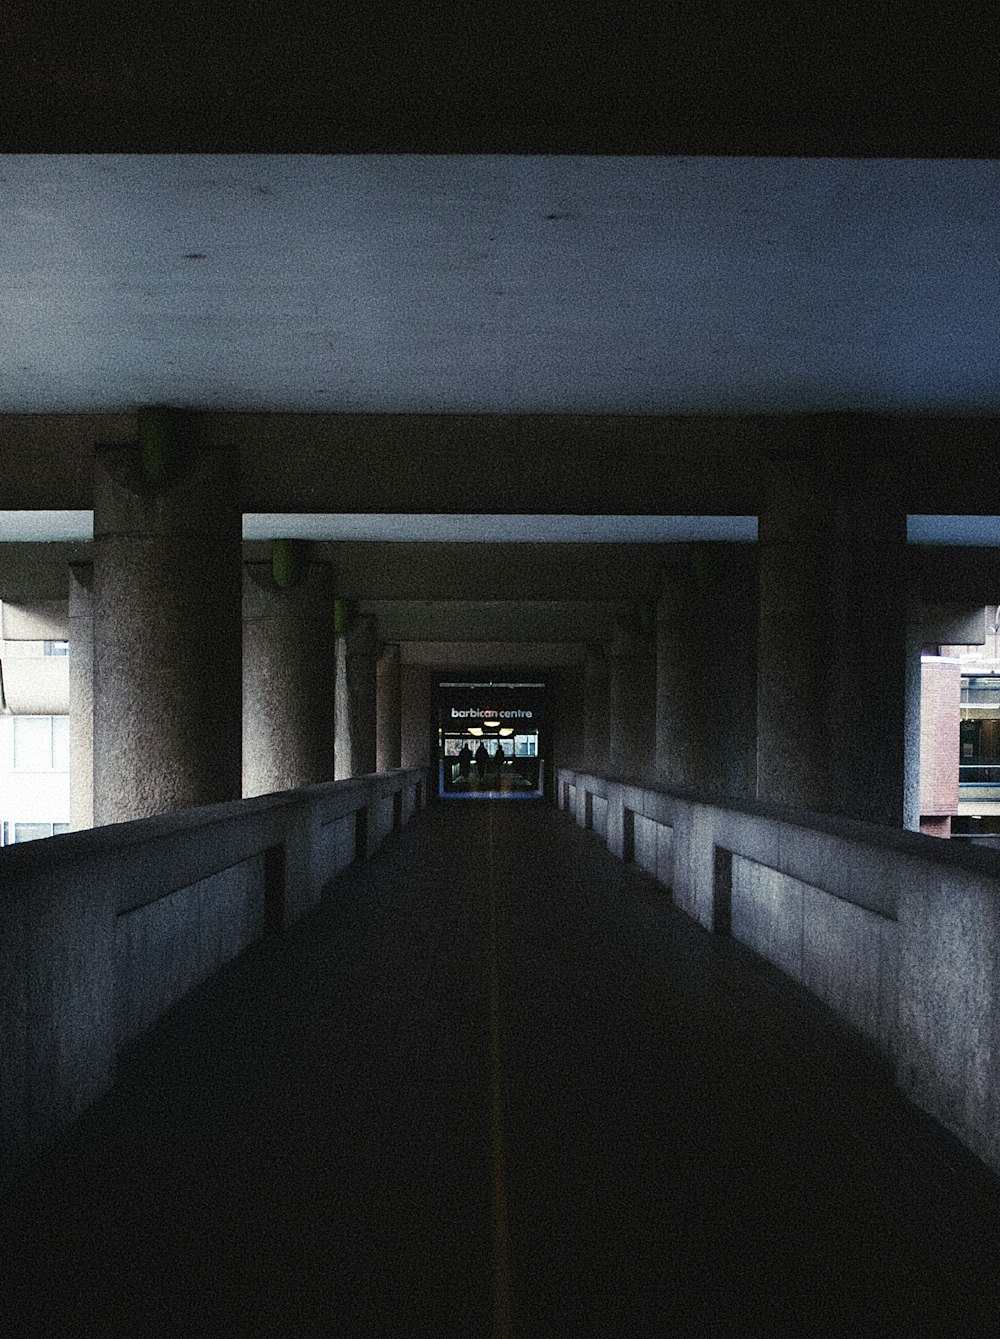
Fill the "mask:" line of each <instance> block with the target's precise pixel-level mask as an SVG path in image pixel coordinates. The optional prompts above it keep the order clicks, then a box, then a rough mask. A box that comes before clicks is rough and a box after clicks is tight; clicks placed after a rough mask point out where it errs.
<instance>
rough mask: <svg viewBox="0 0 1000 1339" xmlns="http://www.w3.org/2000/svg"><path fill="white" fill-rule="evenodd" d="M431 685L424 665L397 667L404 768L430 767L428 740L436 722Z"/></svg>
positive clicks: (429, 676)
mask: <svg viewBox="0 0 1000 1339" xmlns="http://www.w3.org/2000/svg"><path fill="white" fill-rule="evenodd" d="M432 688H433V684H432V677H431V671H430V670H429V669H427V668H426V667H425V666H424V665H401V666H400V673H399V696H400V735H401V759H400V761H401V763H402V765H403V766H404V767H429V766H430V765H431V759H432V758H433V757H434V754H433V752H432V750H431V739H432V737H434V738H436V728H437V723H436V722H432V721H431V711H432V709H433V692H432ZM436 766H437V761H436V759H435V767H436ZM434 785H435V786H436V785H437V782H436V781H435V782H434Z"/></svg>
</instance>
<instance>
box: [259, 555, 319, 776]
mask: <svg viewBox="0 0 1000 1339" xmlns="http://www.w3.org/2000/svg"><path fill="white" fill-rule="evenodd" d="M334 598H335V587H334V574H333V569H332V568H331V567H330V566H329V565H328V564H326V563H310V564H309V566H308V568H307V570H306V572H305V573H304V575H303V578H302V580H301V581H299V582H298V583H297V584H295V585H293V586H292V587H290V588H289V589H287V590H281V589H280V588H279V587H278V585H277V583H276V582H275V580H274V577H273V575H272V571H271V564H270V563H247V564H246V565H245V567H244V574H243V794H244V795H245V796H246V795H270V794H272V793H273V792H275V791H279V790H293V789H295V788H296V787H298V786H312V785H316V784H318V783H320V782H323V781H332V780H333V771H334V768H333V729H334V725H333V722H334V679H335V660H334V652H335V633H334V620H333V610H334Z"/></svg>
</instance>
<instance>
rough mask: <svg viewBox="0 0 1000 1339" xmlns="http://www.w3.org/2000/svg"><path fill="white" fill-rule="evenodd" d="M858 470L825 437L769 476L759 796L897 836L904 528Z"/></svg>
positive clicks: (904, 643) (847, 447)
mask: <svg viewBox="0 0 1000 1339" xmlns="http://www.w3.org/2000/svg"><path fill="white" fill-rule="evenodd" d="M860 445H861V446H862V447H865V446H867V447H868V449H869V457H870V459H872V460H877V454H876V451H875V448H874V447H873V446H872V444H869V443H861V444H860ZM865 466H866V459H865V457H864V456H863V455H862V454H861V453H860V452H859V451H858V450H857V449H856V444H855V447H854V448H853V449H852V444H850V443H846V444H844V445H843V447H842V449H838V444H837V443H836V441H833V442H831V440H830V439H829V437H827V438H826V439H825V440H823V441H821V442H820V443H819V450H818V451H815V452H814V453H813V455H812V457H811V458H807V457H805V456H800V457H791V458H784V459H781V460H777V461H775V462H774V463H773V468H772V480H771V487H770V491H769V495H768V505H767V508H766V510H765V511H764V512H763V513H762V515H761V518H760V532H759V533H760V544H759V550H760V635H759V644H758V650H759V659H758V694H757V741H758V742H757V793H758V795H759V796H760V798H762V799H767V800H775V801H778V802H780V803H783V804H788V805H792V806H794V807H796V808H800V809H813V810H818V811H820V812H823V813H830V814H839V815H844V816H846V817H851V818H860V819H865V820H868V821H870V822H874V823H882V824H887V825H890V826H896V827H898V826H900V825H901V824H902V822H903V810H904V785H905V761H904V759H905V735H906V714H907V709H906V702H907V649H908V638H907V604H908V592H907V577H906V517H905V515H904V514H903V512H902V510H899V511H898V512H897V511H896V510H895V509H894V508H893V507H891V506H890V505H887V502H886V498H887V494H886V492H885V490H884V489H882V488H880V487H879V480H878V478H877V477H874V476H873V474H872V473H871V472H870V473H869V474H867V475H866V473H865ZM870 469H871V466H870V463H869V470H870ZM911 695H912V690H911Z"/></svg>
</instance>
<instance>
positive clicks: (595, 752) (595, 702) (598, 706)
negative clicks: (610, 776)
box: [583, 643, 610, 776]
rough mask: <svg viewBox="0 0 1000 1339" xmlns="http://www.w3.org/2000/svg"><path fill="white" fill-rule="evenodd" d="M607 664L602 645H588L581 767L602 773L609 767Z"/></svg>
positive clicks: (599, 774) (584, 670) (584, 665)
mask: <svg viewBox="0 0 1000 1339" xmlns="http://www.w3.org/2000/svg"><path fill="white" fill-rule="evenodd" d="M609 695H610V666H609V664H608V661H607V658H606V657H605V655H604V647H603V646H601V645H600V643H595V644H593V645H591V646H588V647H587V652H586V657H585V659H584V662H583V766H584V768H585V769H586V770H587V771H588V772H593V773H595V774H596V775H597V776H601V775H603V774H604V773H605V772H607V770H608V766H609V752H610V750H609V729H610V722H609V717H608V712H609V707H610V696H609Z"/></svg>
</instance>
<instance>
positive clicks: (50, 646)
mask: <svg viewBox="0 0 1000 1339" xmlns="http://www.w3.org/2000/svg"><path fill="white" fill-rule="evenodd" d="M42 654H43V655H46V656H68V655H69V642H42Z"/></svg>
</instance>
